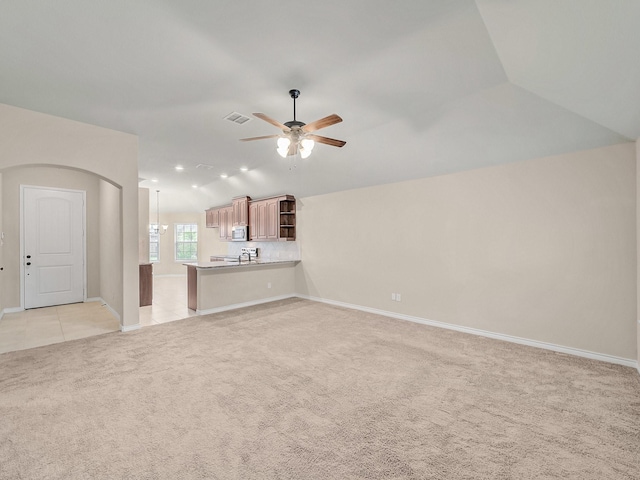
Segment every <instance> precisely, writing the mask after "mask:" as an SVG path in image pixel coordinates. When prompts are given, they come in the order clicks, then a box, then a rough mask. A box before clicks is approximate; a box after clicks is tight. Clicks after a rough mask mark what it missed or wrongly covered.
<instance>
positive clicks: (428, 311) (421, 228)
mask: <svg viewBox="0 0 640 480" xmlns="http://www.w3.org/2000/svg"><path fill="white" fill-rule="evenodd" d="M635 162H636V153H635V145H634V144H633V143H629V144H623V145H617V146H612V147H608V148H601V149H596V150H590V151H585V152H576V153H571V154H567V155H560V156H555V157H550V158H543V159H536V160H532V161H525V162H519V163H513V164H509V165H503V166H498V167H492V168H485V169H480V170H475V171H470V172H464V173H458V174H452V175H445V176H440V177H434V178H426V179H420V180H415V181H408V182H402V183H396V184H390V185H383V186H378V187H372V188H364V189H358V190H351V191H344V192H339V193H334V194H329V195H322V196H315V197H307V198H302V199H298V225H299V230H298V232H299V237H298V239H299V241H300V244H301V252H302V260H303V261H302V263H301V264H300V265H299V266H298V267H297V272H296V291H297V292H298V293H299V294H303V295H309V296H312V297H319V298H322V299H327V300H333V301H339V302H345V303H349V304H355V305H359V306H364V307H369V308H375V309H380V310H385V311H389V312H395V313H399V314H405V315H409V316H414V317H419V318H423V319H428V320H433V321H439V322H446V323H451V324H455V325H459V326H464V327H470V328H475V329H480V330H485V331H490V332H496V333H500V334H505V335H512V336H517V337H523V338H526V339H531V340H535V341H540V342H547V343H552V344H556V345H561V346H567V347H572V348H577V349H582V350H587V351H592V352H597V353H602V354H608V355H613V356H617V357H621V358H625V359H635V358H636V349H637V345H636V232H635V228H636V227H635V225H636V221H635V215H636V212H635V202H636V185H635V178H636V166H635ZM336 212H339V213H336ZM391 293H400V294H401V295H402V296H401V298H402V301H401V302H396V301H392V300H391Z"/></svg>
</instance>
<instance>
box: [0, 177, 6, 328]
mask: <svg viewBox="0 0 640 480" xmlns="http://www.w3.org/2000/svg"><path fill="white" fill-rule="evenodd" d="M2 181H3V179H2V172H0V268H2V270H0V318H2V314H3V312H4V308H5V307H4V305H5V304H4V277H5V269H4V239H2V235H3V233H2V232H4V227H3V215H2V208H3V203H4V202H3V201H2Z"/></svg>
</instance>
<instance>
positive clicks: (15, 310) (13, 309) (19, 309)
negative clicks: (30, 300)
mask: <svg viewBox="0 0 640 480" xmlns="http://www.w3.org/2000/svg"><path fill="white" fill-rule="evenodd" d="M18 312H24V308H22V307H10V308H5V309H4V310H2V313H3V314H5V313H18Z"/></svg>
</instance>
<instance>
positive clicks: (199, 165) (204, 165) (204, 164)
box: [196, 163, 215, 170]
mask: <svg viewBox="0 0 640 480" xmlns="http://www.w3.org/2000/svg"><path fill="white" fill-rule="evenodd" d="M196 168H206V169H207V170H211V169H212V168H215V167H214V166H213V165H207V164H206V163H199V164H198V165H196Z"/></svg>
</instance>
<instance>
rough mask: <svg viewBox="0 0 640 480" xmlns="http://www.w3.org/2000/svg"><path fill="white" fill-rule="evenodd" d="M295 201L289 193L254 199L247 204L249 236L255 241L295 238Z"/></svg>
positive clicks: (289, 239)
mask: <svg viewBox="0 0 640 480" xmlns="http://www.w3.org/2000/svg"><path fill="white" fill-rule="evenodd" d="M295 225H296V201H295V198H294V197H292V196H291V195H284V196H280V197H272V198H266V199H263V200H254V201H252V202H250V204H249V236H250V237H249V238H251V240H255V241H270V242H273V241H292V240H295V239H296V226H295Z"/></svg>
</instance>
